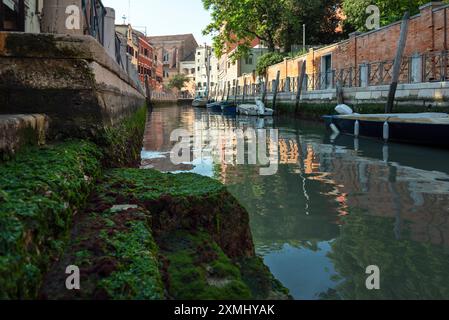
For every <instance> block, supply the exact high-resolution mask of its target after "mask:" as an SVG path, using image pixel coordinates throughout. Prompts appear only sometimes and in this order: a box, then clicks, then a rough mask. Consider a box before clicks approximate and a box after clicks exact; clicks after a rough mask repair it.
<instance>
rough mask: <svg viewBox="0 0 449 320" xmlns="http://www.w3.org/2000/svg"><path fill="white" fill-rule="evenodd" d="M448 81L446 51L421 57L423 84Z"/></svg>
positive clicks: (448, 63)
mask: <svg viewBox="0 0 449 320" xmlns="http://www.w3.org/2000/svg"><path fill="white" fill-rule="evenodd" d="M448 79H449V59H448V51H441V52H432V53H426V54H424V55H423V82H436V81H446V80H448Z"/></svg>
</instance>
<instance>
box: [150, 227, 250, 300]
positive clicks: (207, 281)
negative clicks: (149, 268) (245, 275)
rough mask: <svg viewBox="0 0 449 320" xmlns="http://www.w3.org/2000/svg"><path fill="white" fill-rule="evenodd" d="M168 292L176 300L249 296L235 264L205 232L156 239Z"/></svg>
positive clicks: (176, 234)
mask: <svg viewBox="0 0 449 320" xmlns="http://www.w3.org/2000/svg"><path fill="white" fill-rule="evenodd" d="M158 242H159V245H160V248H161V256H162V257H163V258H162V260H163V263H164V267H165V269H164V278H165V279H164V280H165V283H166V286H167V291H168V294H169V296H170V297H171V298H173V299H177V300H242V299H245V300H248V299H251V291H250V289H249V288H248V287H247V285H246V284H245V283H244V282H243V281H242V278H241V275H240V270H239V269H238V267H237V266H236V265H235V264H234V263H233V262H232V261H231V260H230V259H229V258H228V257H227V256H226V255H225V254H224V252H223V251H222V250H221V249H220V247H219V246H218V245H217V244H216V243H215V242H214V241H213V240H212V239H211V237H210V236H209V235H207V234H205V233H198V234H194V233H187V232H177V233H174V234H170V235H167V236H166V237H164V238H163V239H159V241H158Z"/></svg>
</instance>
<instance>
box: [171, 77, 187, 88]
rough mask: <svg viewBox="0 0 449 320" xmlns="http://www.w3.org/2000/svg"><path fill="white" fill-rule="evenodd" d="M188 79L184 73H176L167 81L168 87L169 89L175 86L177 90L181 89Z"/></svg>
mask: <svg viewBox="0 0 449 320" xmlns="http://www.w3.org/2000/svg"><path fill="white" fill-rule="evenodd" d="M188 81H189V79H187V77H186V76H185V75H184V74H177V75H175V76H174V77H173V78H171V79H170V82H169V83H168V87H169V88H170V89H173V88H176V89H178V90H182V88H184V86H185V84H186V82H188Z"/></svg>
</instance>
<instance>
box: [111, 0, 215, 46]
mask: <svg viewBox="0 0 449 320" xmlns="http://www.w3.org/2000/svg"><path fill="white" fill-rule="evenodd" d="M102 2H103V4H104V6H106V7H112V8H114V9H115V16H116V23H118V24H122V23H123V18H122V17H123V15H126V16H127V17H128V19H127V20H126V23H131V25H132V26H133V27H135V28H136V29H137V30H139V31H145V30H144V28H142V27H147V35H149V36H159V35H168V34H184V33H193V35H194V36H195V39H196V41H197V42H198V44H203V43H204V42H207V43H208V44H211V42H212V40H211V37H210V36H203V35H202V30H203V29H204V28H205V27H206V26H207V25H208V23H209V22H210V20H211V18H210V14H209V12H207V11H206V10H205V9H204V7H203V3H202V1H201V0H102Z"/></svg>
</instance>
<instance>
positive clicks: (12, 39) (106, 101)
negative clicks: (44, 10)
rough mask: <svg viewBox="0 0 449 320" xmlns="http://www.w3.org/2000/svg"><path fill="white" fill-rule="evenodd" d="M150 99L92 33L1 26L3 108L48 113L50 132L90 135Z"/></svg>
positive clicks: (0, 106) (0, 107)
mask: <svg viewBox="0 0 449 320" xmlns="http://www.w3.org/2000/svg"><path fill="white" fill-rule="evenodd" d="M144 103H145V96H144V94H143V92H142V89H141V87H140V84H137V83H135V82H134V81H133V80H132V79H131V78H130V77H129V76H128V74H127V73H126V72H125V71H124V70H122V69H121V68H120V66H119V65H118V64H117V63H116V62H115V61H114V60H113V59H112V58H111V57H110V56H109V55H108V54H107V52H106V50H105V49H104V48H103V47H102V46H101V45H100V44H99V43H98V42H97V41H96V40H95V39H94V38H92V37H90V36H69V35H51V34H26V33H14V32H12V33H11V32H0V114H2V113H3V114H17V113H24V114H31V113H43V114H46V115H47V116H49V117H50V119H51V123H50V129H49V136H50V138H64V137H71V138H86V137H87V138H90V137H96V136H98V132H99V131H101V130H104V129H105V128H107V127H110V126H114V125H116V124H117V123H120V122H121V121H122V120H123V119H125V118H126V117H128V116H130V115H132V114H133V113H134V112H136V111H137V110H138V109H139V108H140V107H141V106H142V105H143V104H144Z"/></svg>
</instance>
